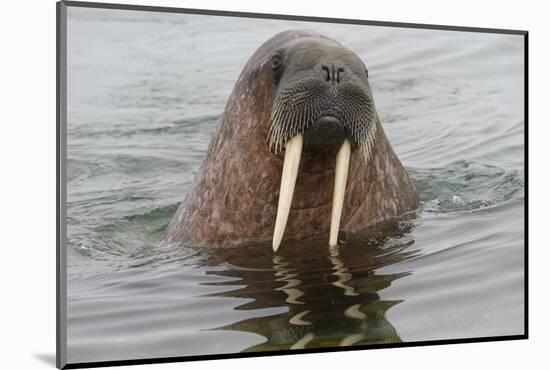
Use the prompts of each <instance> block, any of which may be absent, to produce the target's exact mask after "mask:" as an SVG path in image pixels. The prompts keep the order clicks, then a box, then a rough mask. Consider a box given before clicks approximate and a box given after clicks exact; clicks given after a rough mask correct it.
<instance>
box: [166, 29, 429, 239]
mask: <svg viewBox="0 0 550 370" xmlns="http://www.w3.org/2000/svg"><path fill="white" fill-rule="evenodd" d="M304 36H306V37H318V38H323V39H325V38H324V37H323V36H320V35H317V34H315V33H311V32H304V31H286V32H283V33H281V34H278V35H276V36H274V37H273V38H271V39H270V40H268V41H267V42H265V43H264V44H263V45H262V46H261V47H260V48H259V49H258V50H257V51H256V53H255V54H254V55H253V56H252V57H251V59H250V60H249V61H248V63H247V64H246V66H245V68H244V70H243V71H242V73H241V75H240V77H239V79H238V81H237V83H236V85H235V88H234V89H233V93H232V94H231V96H230V98H229V100H228V102H227V105H226V107H225V111H224V114H223V116H222V118H221V122H220V125H219V126H218V128H217V130H216V132H215V133H214V137H213V140H212V141H211V143H210V146H209V148H208V152H207V155H206V159H205V160H204V163H203V164H202V166H201V168H200V169H199V172H198V174H197V175H196V178H195V181H194V184H193V188H192V190H191V191H190V193H189V194H188V196H187V198H186V201H185V202H184V203H183V204H182V205H181V206H180V208H179V209H178V211H177V213H176V215H175V216H174V218H173V219H172V221H171V223H170V226H169V231H168V235H167V237H166V239H165V241H167V242H180V243H182V244H185V245H191V246H227V245H238V244H243V243H250V242H256V241H269V240H271V238H272V234H273V229H274V226H275V218H276V214H277V203H278V194H279V187H280V181H281V173H282V167H283V159H284V157H283V155H281V154H278V155H276V154H274V153H273V152H272V151H270V150H269V148H268V144H267V141H266V137H267V133H268V123H269V118H270V110H271V105H272V102H273V95H274V93H275V91H276V85H275V83H274V82H273V77H272V72H271V66H270V63H269V60H270V57H271V53H272V52H273V50H275V49H276V48H277V47H279V46H280V45H282V44H284V43H285V42H286V41H288V40H290V39H292V38H296V37H304ZM327 40H329V39H327ZM330 42H333V41H330ZM376 125H377V131H376V139H375V144H374V151H373V154H372V157H371V160H370V161H369V162H368V163H366V162H365V161H364V159H363V158H362V156H361V153H360V151H359V150H354V151H353V152H352V156H351V162H350V168H349V174H348V180H347V185H346V193H345V201H344V207H343V212H342V219H341V223H340V231H344V232H346V233H347V234H348V235H351V234H353V233H358V232H360V231H362V230H364V229H366V228H367V227H369V226H372V225H374V224H377V223H380V222H382V221H386V220H391V219H395V218H397V217H399V216H400V215H403V214H404V213H407V212H409V211H412V210H414V209H416V208H417V207H418V205H419V202H418V196H417V194H416V190H415V188H414V185H413V183H412V182H411V180H410V179H409V176H408V175H407V172H406V171H405V169H404V168H403V166H402V164H401V162H400V161H399V159H398V158H397V156H396V154H395V152H394V151H393V149H392V147H391V146H390V143H389V142H388V139H387V138H386V135H385V134H384V131H383V129H382V126H381V124H380V122H379V120H378V122H376ZM334 164H335V157H334V156H330V157H328V156H325V157H322V156H318V155H306V154H303V155H302V159H301V161H300V169H299V172H298V179H297V181H296V187H295V192H294V198H293V201H292V206H291V210H290V215H289V219H288V223H287V226H286V229H285V234H284V237H283V244H282V246H283V247H284V242H285V240H301V239H307V238H310V237H313V236H319V235H324V234H326V235H327V243H328V232H329V229H330V220H331V211H332V194H333V182H334Z"/></svg>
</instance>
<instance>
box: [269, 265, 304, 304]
mask: <svg viewBox="0 0 550 370" xmlns="http://www.w3.org/2000/svg"><path fill="white" fill-rule="evenodd" d="M289 266H290V263H288V262H285V261H284V258H283V257H282V256H278V255H277V256H273V268H274V269H275V271H276V272H275V276H276V277H278V278H277V279H275V281H283V282H286V285H284V286H282V287H279V288H275V290H276V291H283V292H284V293H285V294H286V295H287V298H286V302H287V303H292V304H305V303H304V302H301V301H299V300H298V298H300V297H302V296H304V295H305V293H304V292H303V291H302V290H300V289H298V288H296V287H297V286H299V285H300V284H302V281H301V280H299V279H294V278H295V277H296V276H298V274H296V273H293V272H292V271H294V269H293V268H291V267H289Z"/></svg>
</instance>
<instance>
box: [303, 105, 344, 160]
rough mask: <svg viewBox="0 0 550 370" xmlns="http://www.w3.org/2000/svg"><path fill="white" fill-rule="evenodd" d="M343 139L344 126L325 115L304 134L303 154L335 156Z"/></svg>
mask: <svg viewBox="0 0 550 370" xmlns="http://www.w3.org/2000/svg"><path fill="white" fill-rule="evenodd" d="M345 139H346V131H345V128H344V125H342V123H341V122H340V120H339V119H338V118H336V117H334V116H331V115H326V116H323V117H321V118H320V119H318V120H317V121H315V122H314V123H313V124H312V125H311V127H309V128H308V129H306V131H305V132H304V152H306V153H319V154H324V155H335V154H336V152H337V151H338V149H339V148H340V147H341V146H342V143H343V142H344V140H345Z"/></svg>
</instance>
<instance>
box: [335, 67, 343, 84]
mask: <svg viewBox="0 0 550 370" xmlns="http://www.w3.org/2000/svg"><path fill="white" fill-rule="evenodd" d="M340 73H344V68H338V70H337V71H336V83H340Z"/></svg>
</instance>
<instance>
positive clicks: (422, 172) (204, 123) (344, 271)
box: [67, 7, 525, 362]
mask: <svg viewBox="0 0 550 370" xmlns="http://www.w3.org/2000/svg"><path fill="white" fill-rule="evenodd" d="M68 15H69V22H68V35H69V37H68V139H67V157H68V158H67V159H68V170H67V177H68V187H67V190H68V197H67V231H68V251H67V252H68V253H67V254H68V261H67V264H68V282H67V283H68V360H69V362H87V361H100V360H122V359H129V358H150V357H166V356H185V355H199V354H214V353H216V354H217V353H231V352H240V351H265V350H278V349H299V348H313V347H319V346H331V347H332V346H347V345H358V344H359V345H360V344H372V343H396V342H410V341H422V340H436V339H449V338H471V337H484V336H500V335H514V334H522V333H523V332H524V322H523V317H524V311H523V308H524V305H523V302H524V291H523V286H524V270H523V266H524V233H525V229H524V221H523V220H524V201H525V198H524V192H525V187H524V154H523V152H524V141H523V137H524V121H523V117H524V115H523V112H524V99H523V91H524V80H523V68H524V65H523V38H522V37H521V36H515V35H493V34H479V33H467V32H454V31H452V32H451V31H430V30H413V29H397V28H389V27H367V26H349V25H334V24H318V23H306V22H291V21H280V20H277V21H275V20H257V19H240V18H230V17H206V16H193V15H182V14H165V13H148V12H135V11H119V10H97V9H84V8H81V9H79V8H72V7H70V8H69V11H68ZM291 28H300V29H313V30H316V31H318V32H320V33H323V34H325V35H327V36H330V37H332V38H334V39H336V40H338V41H340V42H341V43H342V44H344V45H345V46H347V47H349V48H350V49H352V50H353V51H355V52H356V53H357V54H358V55H359V56H360V57H361V58H362V60H363V61H364V62H365V64H366V65H367V67H368V69H369V79H370V83H371V88H372V90H373V94H374V98H375V102H376V105H377V109H378V112H379V114H380V116H381V120H382V122H383V125H384V129H385V131H386V134H387V136H388V138H389V140H390V142H391V144H392V145H393V147H394V149H395V151H396V152H397V154H398V156H399V157H400V159H401V161H402V162H403V164H404V165H405V167H406V168H407V170H408V172H409V174H410V175H411V177H412V180H413V181H414V183H415V185H416V187H417V190H418V193H419V196H420V199H421V207H420V209H419V210H418V212H417V213H416V214H415V215H414V217H411V218H408V219H406V220H402V222H400V223H399V224H398V225H391V226H389V225H388V226H386V227H381V228H378V229H372V230H369V232H368V233H365V235H361V236H358V237H357V238H356V240H353V241H350V242H349V243H347V244H344V245H340V246H338V247H335V248H329V247H328V246H327V245H326V240H325V239H326V238H323V239H320V240H313V241H308V242H307V243H290V244H287V245H285V247H284V248H281V253H278V254H277V255H274V254H273V253H272V251H271V246H270V245H268V244H266V245H262V244H260V245H249V246H243V247H240V248H230V249H214V250H197V249H192V248H186V247H183V248H182V247H171V246H166V247H163V248H160V247H159V241H160V240H161V239H162V238H163V236H164V235H165V232H166V227H167V225H168V222H169V221H170V219H171V217H172V216H173V214H174V213H175V211H176V209H177V207H178V206H179V204H180V202H181V201H182V199H183V198H184V196H185V194H186V192H187V191H188V190H189V188H190V185H191V183H192V181H193V178H194V175H195V173H196V171H197V169H198V166H199V165H200V163H201V162H202V160H203V158H204V155H205V153H206V149H207V146H208V143H209V140H210V138H211V135H212V132H213V130H214V129H215V127H216V125H217V121H218V118H219V117H220V116H221V114H222V112H223V108H224V105H225V102H226V100H227V98H228V97H229V95H230V93H231V89H232V87H233V85H234V83H235V81H236V79H237V77H238V74H239V73H240V71H241V69H242V67H243V66H244V64H245V63H246V61H247V59H248V58H249V57H250V56H251V55H252V54H253V52H254V51H255V50H256V49H257V48H258V46H259V45H260V44H261V43H262V42H263V41H265V40H266V39H268V38H269V37H271V36H272V35H274V34H275V33H277V32H280V31H284V30H287V29H291Z"/></svg>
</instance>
